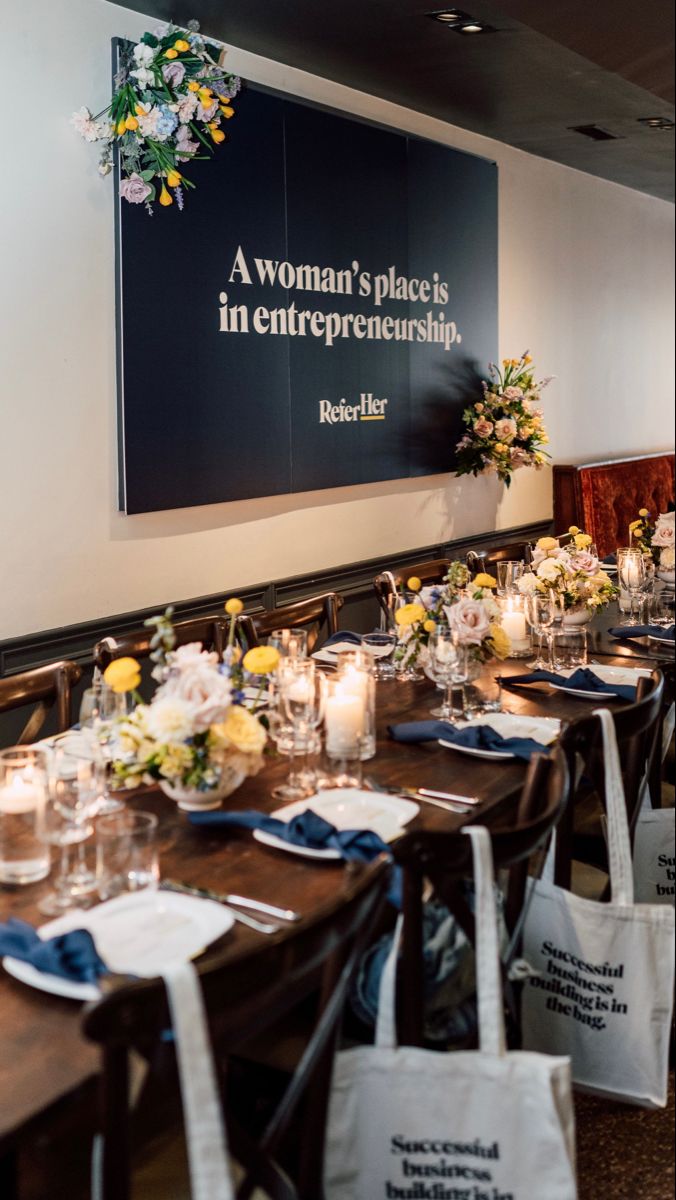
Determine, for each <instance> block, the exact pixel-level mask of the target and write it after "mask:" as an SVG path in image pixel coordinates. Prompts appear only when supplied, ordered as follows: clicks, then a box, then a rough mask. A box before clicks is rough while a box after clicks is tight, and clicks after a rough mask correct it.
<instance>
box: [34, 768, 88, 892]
mask: <svg viewBox="0 0 676 1200" xmlns="http://www.w3.org/2000/svg"><path fill="white" fill-rule="evenodd" d="M100 793H101V767H100V764H99V763H97V762H96V761H95V760H93V759H84V758H75V757H73V756H71V755H69V754H67V753H66V752H65V751H64V750H63V749H62V748H60V747H59V746H57V747H56V748H55V749H54V750H53V752H52V755H51V760H50V763H49V776H48V787H47V802H46V805H45V820H44V834H43V836H44V839H45V841H46V842H48V843H49V844H50V845H53V846H59V847H60V848H61V861H60V867H59V871H58V872H57V875H56V878H55V880H54V884H55V890H54V891H53V892H49V893H48V894H47V895H46V896H45V897H44V898H43V899H42V900H41V901H40V904H39V908H40V911H41V912H43V913H47V914H48V915H51V916H53V915H57V914H59V913H62V912H65V911H66V910H67V909H69V908H73V907H74V906H75V905H78V906H81V905H82V903H83V900H84V901H85V902H86V900H87V897H88V896H89V895H90V894H91V893H93V892H94V891H95V889H96V874H95V872H94V871H90V870H89V869H88V867H87V864H86V861H85V858H84V850H83V847H82V843H84V842H86V840H87V839H88V838H89V837H91V835H92V833H93V825H92V819H93V817H95V816H96V814H97V810H98V803H99V798H100ZM71 846H77V847H78V857H77V861H76V863H75V866H74V867H71V865H70V848H71Z"/></svg>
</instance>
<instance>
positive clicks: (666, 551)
mask: <svg viewBox="0 0 676 1200" xmlns="http://www.w3.org/2000/svg"><path fill="white" fill-rule="evenodd" d="M675 515H676V514H674V513H673V512H668V513H660V515H659V517H658V518H657V521H656V524H655V530H654V533H653V536H652V551H653V557H655V559H656V561H655V566H656V568H657V574H658V576H659V577H660V579H662V580H664V581H665V582H666V583H673V582H674V578H675V577H676V575H675V572H676V551H675V550H674V516H675ZM656 551H657V552H658V555H659V558H657V556H656V554H655V552H656Z"/></svg>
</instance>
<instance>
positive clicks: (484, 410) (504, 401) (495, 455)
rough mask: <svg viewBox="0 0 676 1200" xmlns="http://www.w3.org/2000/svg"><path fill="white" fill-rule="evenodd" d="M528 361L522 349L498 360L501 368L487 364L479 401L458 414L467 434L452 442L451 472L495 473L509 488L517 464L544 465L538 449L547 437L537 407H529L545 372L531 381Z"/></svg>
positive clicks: (544, 458)
mask: <svg viewBox="0 0 676 1200" xmlns="http://www.w3.org/2000/svg"><path fill="white" fill-rule="evenodd" d="M532 363H533V360H532V358H531V356H530V354H528V352H526V353H525V354H522V355H521V358H505V359H503V361H502V369H500V368H499V367H497V366H496V365H495V363H490V364H489V371H490V375H491V382H490V383H488V382H486V380H482V384H481V386H482V387H483V393H484V394H483V400H477V402H476V404H473V405H471V406H470V407H469V408H466V409H465V411H464V412H463V414H462V419H463V422H464V424H465V425H466V426H467V432H466V433H465V434H464V435H463V437H462V438H461V439H460V441H459V442H458V444H457V446H456V459H457V461H456V474H457V475H484V474H489V473H491V472H495V473H497V476H498V478H499V479H501V480H502V482H503V483H504V484H506V485H507V487H509V485H510V483H511V481H512V473H513V472H514V471H516V470H517V469H518V468H519V467H535V468H536V469H537V470H539V469H540V468H541V467H543V466H544V465H545V463H546V462H547V460H548V459H549V457H550V455H549V454H548V453H547V451H546V450H545V449H544V447H545V446H546V445H547V443H548V442H549V437H548V436H547V432H546V430H545V427H544V423H543V420H542V417H543V414H542V409H540V408H535V407H533V405H536V404H537V403H538V402H539V400H540V393H541V392H542V391H543V389H544V388H545V387H546V386H547V384H548V383H551V376H550V377H549V378H547V379H543V380H541V381H539V382H537V381H536V379H535V376H534V374H533V368H532Z"/></svg>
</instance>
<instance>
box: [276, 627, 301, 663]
mask: <svg viewBox="0 0 676 1200" xmlns="http://www.w3.org/2000/svg"><path fill="white" fill-rule="evenodd" d="M268 646H272V647H273V649H275V650H278V651H279V654H280V656H281V657H282V658H307V629H273V631H272V633H271V634H270V636H269V638H268Z"/></svg>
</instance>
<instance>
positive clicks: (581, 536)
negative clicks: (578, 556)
mask: <svg viewBox="0 0 676 1200" xmlns="http://www.w3.org/2000/svg"><path fill="white" fill-rule="evenodd" d="M591 544H592V539H591V535H590V534H588V533H576V534H575V545H576V546H577V548H578V550H586V549H587V547H588V546H591Z"/></svg>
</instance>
